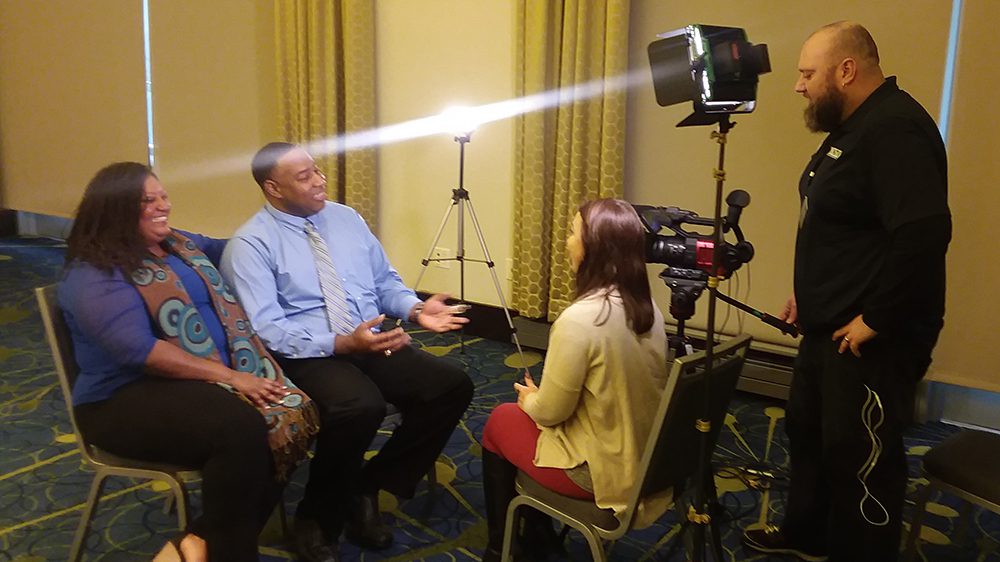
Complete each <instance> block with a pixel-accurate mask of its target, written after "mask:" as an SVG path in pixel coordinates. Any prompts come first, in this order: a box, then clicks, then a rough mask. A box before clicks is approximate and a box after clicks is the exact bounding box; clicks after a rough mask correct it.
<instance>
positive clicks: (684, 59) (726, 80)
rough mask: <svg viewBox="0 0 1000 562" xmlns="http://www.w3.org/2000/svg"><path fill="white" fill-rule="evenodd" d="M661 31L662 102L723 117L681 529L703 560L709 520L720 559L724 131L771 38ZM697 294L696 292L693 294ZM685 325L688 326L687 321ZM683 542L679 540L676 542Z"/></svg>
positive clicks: (723, 30)
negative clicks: (693, 458) (715, 389)
mask: <svg viewBox="0 0 1000 562" xmlns="http://www.w3.org/2000/svg"><path fill="white" fill-rule="evenodd" d="M657 37H658V39H657V40H656V41H653V42H652V43H650V44H649V46H648V48H647V51H648V53H649V62H650V68H651V70H652V78H653V88H654V92H655V94H656V102H657V103H658V104H659V105H661V106H667V105H672V104H675V103H681V102H685V101H688V100H690V101H691V102H693V104H694V113H692V114H691V115H690V116H689V117H687V118H686V119H684V120H683V121H681V122H680V123H679V124H678V126H679V127H685V126H692V125H714V124H718V131H715V132H713V133H712V138H713V139H715V141H716V142H717V143H718V144H719V160H718V166H717V167H716V168H715V170H714V178H715V216H714V220H713V222H712V225H713V232H712V241H713V249H712V259H711V265H710V266H709V267H710V269H709V272H708V278H707V281H706V287H707V288H708V296H709V300H708V326H707V330H706V332H707V333H706V341H705V359H706V364H705V372H704V377H705V404H704V410H703V415H702V417H701V419H699V420H697V422H695V429H696V430H697V431H698V432H699V433H700V438H699V446H698V449H699V451H698V469H697V471H696V474H695V475H694V480H695V490H694V503H693V505H691V506H690V507H689V509H688V512H687V520H686V521H684V523H683V526H682V527H683V528H682V531H681V532H682V533H683V531H684V529H690V530H691V532H692V536H691V543H690V549H689V556H690V559H691V560H693V561H694V562H702V560H704V558H705V550H704V547H705V531H706V526H707V525H712V531H713V532H712V538H713V541H712V543H713V547H714V552H715V559H716V562H721V561H722V560H723V556H722V544H721V539H720V537H719V533H718V529H717V525H716V523H717V522H716V521H714V520H713V515H715V514H717V513H718V511H719V510H718V498H717V497H716V493H715V483H714V481H713V475H712V471H711V459H710V458H709V455H710V454H711V452H712V451H711V447H710V443H709V440H710V439H709V433H710V431H711V429H712V428H711V422H710V420H709V419H708V417H709V412H710V411H711V404H712V402H711V395H712V391H711V388H712V384H711V383H712V374H713V371H714V370H715V365H714V362H715V357H714V347H715V316H716V314H715V308H716V297H717V296H718V294H719V293H718V287H719V280H720V279H722V278H724V277H725V274H726V271H725V268H724V267H723V264H722V257H723V256H722V253H721V250H722V245H723V234H724V229H723V221H722V187H723V184H724V182H725V180H726V172H725V156H726V137H727V135H728V133H729V130H730V129H732V127H733V123H731V122H730V120H729V115H730V114H732V113H750V112H752V111H753V110H754V108H755V107H756V100H757V82H758V79H757V76H758V75H759V74H762V73H765V72H770V70H771V66H770V60H769V59H768V55H767V46H766V45H753V44H751V43H750V42H749V41H748V40H747V38H746V32H745V31H744V30H743V29H740V28H735V27H720V26H710V25H701V24H695V25H689V26H686V27H684V28H681V29H677V30H674V31H670V32H667V33H662V34H659V35H658V36H657ZM671 288H672V289H673V287H671ZM694 296H695V298H697V295H696V294H694ZM680 328H681V330H683V322H681V324H680ZM678 348H683V336H681V337H680V344H678ZM709 496H711V497H709ZM710 504H711V505H710ZM712 508H715V509H712ZM710 511H711V512H714V513H710ZM692 524H693V527H691V525H692ZM679 542H680V541H678V543H679ZM678 543H675V545H674V546H675V547H676V546H677V544H678Z"/></svg>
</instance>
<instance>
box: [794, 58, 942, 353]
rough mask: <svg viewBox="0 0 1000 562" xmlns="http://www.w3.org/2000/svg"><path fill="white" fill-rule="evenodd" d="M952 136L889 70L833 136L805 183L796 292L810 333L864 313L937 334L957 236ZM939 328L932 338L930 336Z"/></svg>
mask: <svg viewBox="0 0 1000 562" xmlns="http://www.w3.org/2000/svg"><path fill="white" fill-rule="evenodd" d="M947 178H948V172H947V159H946V155H945V147H944V143H943V142H942V140H941V135H940V133H939V132H938V129H937V125H936V124H935V123H934V120H933V119H932V118H931V117H930V115H928V114H927V112H926V111H925V110H924V108H923V107H921V106H920V104H919V103H917V102H916V100H914V99H913V98H912V97H910V95H909V94H907V93H906V92H904V91H902V90H900V89H899V88H898V87H897V86H896V79H895V77H890V78H887V79H886V80H885V82H884V83H883V84H882V85H881V86H879V88H878V89H876V90H875V91H874V92H873V93H872V94H871V95H870V96H869V97H868V99H866V100H865V101H864V103H862V104H861V105H860V106H859V107H858V108H857V109H856V110H855V111H854V113H852V114H851V116H850V117H848V119H847V120H846V121H844V123H843V124H841V126H840V127H839V128H838V129H837V130H835V131H833V132H832V133H830V134H829V136H827V138H826V140H824V142H823V144H822V145H821V146H820V148H819V150H818V151H817V152H816V154H814V155H813V157H812V159H811V160H810V162H809V165H808V166H806V169H805V172H803V174H802V179H801V180H800V182H799V196H800V200H801V210H800V215H799V231H798V237H797V240H796V245H795V296H796V300H797V304H798V314H799V325H800V326H801V327H802V329H803V331H804V332H806V333H809V332H826V331H831V330H835V329H837V328H839V327H841V326H843V325H845V324H847V323H848V322H850V321H851V320H852V319H853V318H854V317H855V316H857V315H858V314H864V320H865V323H866V324H868V325H869V326H870V327H871V328H872V329H874V330H876V331H878V332H879V333H880V334H883V333H886V334H891V333H894V332H895V333H899V332H905V333H915V334H917V335H920V336H921V338H920V339H922V340H923V339H927V338H930V342H929V343H931V345H933V340H936V338H937V333H938V331H939V330H940V328H941V325H942V319H943V316H944V268H945V261H944V255H945V251H946V250H947V246H948V242H949V240H950V238H951V218H950V214H949V210H948V187H947V183H948V180H947ZM931 336H933V337H932V338H931Z"/></svg>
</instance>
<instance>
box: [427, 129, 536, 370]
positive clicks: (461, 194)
mask: <svg viewBox="0 0 1000 562" xmlns="http://www.w3.org/2000/svg"><path fill="white" fill-rule="evenodd" d="M471 140H472V132H471V131H469V132H465V133H459V134H457V135H455V142H457V143H458V188H457V189H453V190H451V203H449V204H448V208H447V209H446V210H445V213H444V217H443V218H442V219H441V225H440V226H438V230H437V234H435V235H434V241H433V242H431V246H430V248H428V249H427V257H425V258H424V259H422V260H421V261H420V263H421V265H422V267H421V269H420V275H418V276H417V282H416V283H415V284H414V286H413V287H414V290H416V288H417V287H419V286H420V281H421V280H422V279H423V277H424V273H426V272H427V266H428V265H429V264H430V263H431V262H449V261H456V262H458V270H459V274H458V275H459V285H458V299H459V301H460V302H462V303H463V304H464V303H465V262H467V261H471V262H476V263H484V264H486V267H487V268H489V270H490V276H491V277H492V278H493V287H494V288H495V289H496V291H497V297H498V298H499V299H500V306H501V307H502V308H503V314H504V316H505V317H506V318H507V326H508V327H509V328H510V333H511V337H512V339H513V340H514V345H515V346H516V347H517V353H518V356H519V357H520V358H521V366H522V367H526V366H527V365H526V364H525V362H524V351H522V350H521V342H520V341H518V339H517V328H515V327H514V321H513V320H512V319H511V317H510V311H509V310H508V309H507V299H506V298H504V296H503V290H502V289H501V288H500V280H499V279H498V278H497V273H496V268H495V267H494V263H493V260H492V259H491V258H490V251H489V249H488V248H487V247H486V238H485V237H484V236H483V230H482V229H481V228H480V227H479V219H477V218H476V209H475V207H473V206H472V199H470V198H469V191H468V190H467V189H465V145H466V144H468V143H469V141H471ZM455 207H458V242H457V246H456V251H455V257H443V258H442V257H434V248H436V247H437V245H438V241H440V240H441V234H442V233H443V232H444V227H445V225H446V224H448V219H449V218H450V217H451V212H452V210H454V209H455ZM466 207H468V208H469V217H470V218H471V219H472V227H473V229H475V232H476V238H477V239H478V240H479V247H480V248H481V249H482V251H483V257H484V258H485V259H472V258H468V257H466V256H465V208H466ZM458 341H459V350H460V352H461V353H465V329H464V328H463V329H462V330H461V331H460V332H459V340H458Z"/></svg>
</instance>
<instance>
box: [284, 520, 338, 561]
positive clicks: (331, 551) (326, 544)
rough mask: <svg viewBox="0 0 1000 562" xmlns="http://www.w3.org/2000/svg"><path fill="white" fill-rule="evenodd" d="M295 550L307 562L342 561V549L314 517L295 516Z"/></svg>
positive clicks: (300, 558)
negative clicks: (332, 540)
mask: <svg viewBox="0 0 1000 562" xmlns="http://www.w3.org/2000/svg"><path fill="white" fill-rule="evenodd" d="M294 534H295V550H296V551H297V552H298V553H299V560H304V561H305V562H340V549H339V548H338V547H337V544H336V543H331V542H330V541H329V540H328V539H327V538H326V535H325V534H324V533H323V529H322V528H321V527H320V525H319V523H318V522H316V521H315V520H313V519H305V518H299V517H296V518H295V528H294Z"/></svg>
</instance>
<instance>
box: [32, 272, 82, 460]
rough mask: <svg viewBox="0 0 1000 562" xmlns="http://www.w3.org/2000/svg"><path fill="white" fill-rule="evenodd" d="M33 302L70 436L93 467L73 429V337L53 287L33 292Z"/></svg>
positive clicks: (74, 366)
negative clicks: (39, 314)
mask: <svg viewBox="0 0 1000 562" xmlns="http://www.w3.org/2000/svg"><path fill="white" fill-rule="evenodd" d="M35 298H36V299H37V300H38V308H39V310H40V311H41V313H42V324H43V325H44V326H45V339H46V340H48V342H49V349H51V350H52V362H53V363H55V367H56V375H58V377H59V386H60V388H62V393H63V399H64V400H65V401H66V410H67V412H68V413H69V421H70V423H71V424H72V425H73V433H74V434H75V435H76V443H77V445H79V447H80V454H81V455H83V458H84V460H86V461H87V462H88V463H91V464H94V463H95V462H96V461H95V459H94V458H93V457H92V456H91V454H90V451H89V450H88V447H87V444H86V442H85V441H84V440H83V436H82V435H80V430H79V429H77V427H76V417H75V416H74V415H73V385H74V384H75V383H76V377H77V375H78V374H79V373H80V368H79V366H78V365H77V364H76V358H75V356H74V355H73V337H72V336H71V335H70V333H69V326H67V325H66V319H65V318H63V314H62V309H60V308H59V301H58V299H57V298H56V286H55V285H46V286H44V287H37V288H35Z"/></svg>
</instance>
